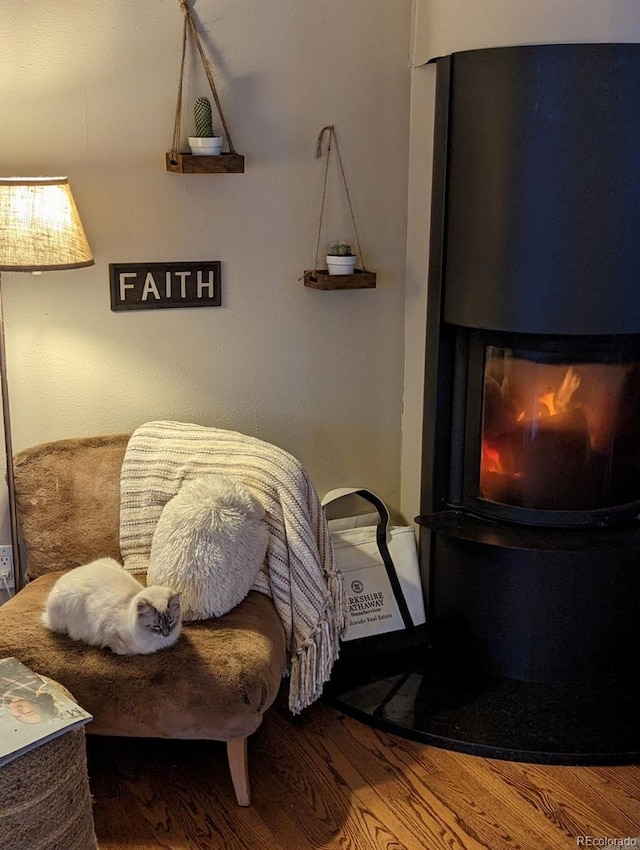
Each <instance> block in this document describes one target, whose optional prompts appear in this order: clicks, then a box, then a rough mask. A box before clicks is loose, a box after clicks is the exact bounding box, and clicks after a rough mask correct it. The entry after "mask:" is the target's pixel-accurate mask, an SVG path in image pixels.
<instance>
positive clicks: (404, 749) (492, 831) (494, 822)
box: [88, 703, 640, 850]
mask: <svg viewBox="0 0 640 850" xmlns="http://www.w3.org/2000/svg"><path fill="white" fill-rule="evenodd" d="M88 757H89V775H90V783H91V790H92V792H93V795H94V799H95V807H94V814H95V821H96V833H97V835H98V842H99V845H100V850H156V848H162V850H315V848H329V850H338V848H339V850H382V848H384V850H440V848H443V850H444V848H446V850H481V848H483V849H484V850H562V848H567V850H569V848H573V847H580V846H584V847H589V846H591V847H603V846H604V847H606V846H610V847H611V846H616V845H615V844H614V843H612V842H611V841H610V842H609V844H607V843H605V842H603V841H602V840H601V839H624V838H627V837H629V838H632V837H637V836H640V766H625V767H598V768H591V767H575V768H574V767H546V766H541V765H531V764H517V763H512V762H506V761H497V760H491V759H485V758H479V757H475V756H466V755H460V754H458V753H453V752H448V751H446V750H439V749H436V748H434V747H428V746H426V745H424V744H419V743H416V742H413V741H409V740H406V739H403V738H400V737H397V736H394V735H389V734H386V733H384V732H379V731H377V730H375V729H372V728H370V727H368V726H365V725H363V724H361V723H359V722H358V721H355V720H353V719H351V718H349V717H345V716H344V715H342V714H340V713H339V712H337V711H335V710H333V709H331V708H329V707H327V706H325V705H324V704H322V703H316V704H315V705H313V706H312V707H311V708H310V709H308V710H307V711H306V712H305V714H304V716H303V718H302V719H296V720H293V721H292V720H291V718H290V717H289V716H288V715H287V714H286V712H285V711H284V710H283V709H282V708H281V707H280V706H278V705H277V704H276V705H275V706H274V707H273V708H272V709H271V711H270V712H269V714H268V715H267V717H266V719H265V722H264V723H263V725H262V727H261V729H260V730H259V731H258V732H257V733H256V735H255V736H254V737H253V739H252V740H251V741H250V745H249V770H250V776H251V785H252V788H251V791H252V805H251V806H250V807H249V808H241V807H239V806H237V805H236V803H235V798H234V795H233V789H232V786H231V779H230V777H229V774H228V769H227V764H226V751H225V746H224V744H217V743H215V742H193V741H153V740H142V741H139V740H135V741H133V740H130V739H123V738H121V739H115V738H96V737H92V736H89V737H88ZM581 836H582V838H580V837H581ZM599 840H600V841H599ZM598 841H599V843H596V842H598ZM580 842H582V843H580ZM617 846H625V845H620V844H619V845H617ZM626 846H629V842H627V845H626ZM631 846H634V845H633V844H631ZM637 846H638V847H639V848H640V839H638V841H637Z"/></svg>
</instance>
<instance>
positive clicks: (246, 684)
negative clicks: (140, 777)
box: [0, 435, 286, 805]
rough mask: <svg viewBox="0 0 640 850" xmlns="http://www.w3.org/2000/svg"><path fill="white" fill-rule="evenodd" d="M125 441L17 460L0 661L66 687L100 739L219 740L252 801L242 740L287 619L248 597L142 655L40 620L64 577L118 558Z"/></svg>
mask: <svg viewBox="0 0 640 850" xmlns="http://www.w3.org/2000/svg"><path fill="white" fill-rule="evenodd" d="M128 439H129V437H128V436H127V435H122V436H107V437H98V438H86V439H73V440H61V441H57V442H53V443H47V444H44V445H40V446H36V447H34V448H31V449H27V450H25V451H23V452H21V453H20V454H18V455H17V456H16V458H15V463H14V468H15V480H16V499H17V510H18V520H19V525H20V529H21V534H22V539H23V543H24V547H25V551H26V554H27V572H26V575H27V579H28V581H27V584H26V586H25V587H24V588H23V589H22V590H21V591H20V592H19V593H17V594H16V596H15V597H13V598H12V599H11V600H9V602H7V603H5V605H3V606H1V607H0V657H8V656H15V657H16V658H18V659H19V660H20V661H22V662H23V663H24V664H27V665H28V666H29V667H31V668H32V669H33V670H35V671H36V672H38V673H41V674H43V675H46V676H48V677H50V678H52V679H54V680H56V681H57V682H59V683H60V684H62V685H63V686H64V687H65V688H67V689H68V690H69V691H70V692H71V693H72V694H73V695H74V697H75V699H76V700H77V701H78V702H79V703H80V704H81V705H82V706H83V707H84V708H85V709H87V711H89V712H91V714H93V717H94V720H93V721H92V722H91V723H90V724H89V725H88V727H87V732H88V733H90V734H95V735H116V736H131V737H157V738H185V739H187V738H192V739H211V740H217V741H225V742H226V743H227V754H228V759H229V767H230V770H231V777H232V780H233V786H234V789H235V793H236V798H237V801H238V803H239V804H240V805H249V801H250V798H249V780H248V775H247V738H248V736H249V735H251V734H252V733H253V732H254V731H255V730H256V729H257V728H258V726H259V725H260V723H261V722H262V717H263V715H264V713H265V711H266V710H267V709H268V708H269V706H270V705H271V704H272V703H273V701H274V699H275V697H276V695H277V693H278V689H279V686H280V683H281V679H282V674H283V670H284V669H285V666H286V641H285V634H284V630H283V627H282V623H281V621H280V618H279V617H278V614H277V612H276V609H275V607H274V605H273V603H272V602H271V600H270V599H269V598H268V597H267V596H265V595H264V594H261V593H257V592H255V591H251V592H250V593H249V594H248V596H247V597H246V598H245V599H244V600H243V601H242V602H241V603H240V604H239V605H238V606H237V607H236V608H234V609H233V610H232V611H230V612H229V613H228V614H226V615H224V616H222V617H219V618H218V619H215V620H204V621H200V622H196V623H189V624H186V625H185V626H184V627H183V632H182V635H181V637H180V639H179V640H178V642H177V643H176V644H175V645H174V646H173V647H171V648H169V649H166V650H163V651H161V652H158V653H155V654H153V655H142V656H116V655H113V654H112V653H111V652H109V651H108V650H102V649H96V648H93V647H90V646H85V645H83V644H79V643H76V642H74V641H72V640H70V639H68V638H67V637H65V636H61V635H57V634H52V633H51V632H50V631H48V630H47V629H46V628H44V626H42V624H41V623H40V613H41V611H42V610H43V607H44V602H45V598H46V596H47V594H48V592H49V590H50V589H51V587H52V585H53V584H54V582H55V581H56V579H57V578H58V576H59V575H60V574H61V572H63V571H65V570H68V569H70V568H72V567H75V566H78V565H80V564H83V563H87V562H89V561H91V560H94V559H95V558H99V557H105V556H110V557H113V558H116V559H117V560H119V561H120V562H122V558H121V556H120V548H119V512H120V469H121V466H122V460H123V457H124V453H125V448H126V446H127V442H128Z"/></svg>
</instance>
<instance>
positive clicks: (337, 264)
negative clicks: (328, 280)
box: [327, 242, 356, 275]
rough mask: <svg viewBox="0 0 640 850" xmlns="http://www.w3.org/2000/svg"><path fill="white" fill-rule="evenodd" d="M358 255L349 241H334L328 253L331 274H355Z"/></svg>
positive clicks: (328, 267)
mask: <svg viewBox="0 0 640 850" xmlns="http://www.w3.org/2000/svg"><path fill="white" fill-rule="evenodd" d="M355 265H356V255H355V254H354V253H353V251H352V250H351V245H350V244H349V243H348V242H332V243H331V245H330V246H329V253H328V254H327V269H328V270H329V274H330V275H331V274H353V270H354V268H355Z"/></svg>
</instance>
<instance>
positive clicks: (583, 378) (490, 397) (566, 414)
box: [466, 337, 640, 525]
mask: <svg viewBox="0 0 640 850" xmlns="http://www.w3.org/2000/svg"><path fill="white" fill-rule="evenodd" d="M634 340H635V343H636V344H637V337H636V338H634ZM632 347H633V346H632ZM572 348H573V349H574V350H573V351H572ZM625 348H628V345H622V346H621V345H620V342H619V340H610V339H609V338H607V340H606V342H604V341H602V340H601V341H600V342H599V343H598V342H593V341H590V342H589V341H585V340H583V339H581V340H580V341H579V343H576V342H575V340H574V339H570V340H568V341H567V338H562V340H558V339H553V338H551V339H550V340H549V341H544V340H543V341H541V342H540V344H539V346H535V347H533V346H530V345H529V344H526V347H525V346H523V345H522V344H519V343H518V341H517V340H516V339H514V340H513V341H510V344H505V342H504V340H501V342H500V344H486V342H483V343H482V344H481V349H482V356H481V357H480V358H478V360H479V361H481V362H482V363H483V367H482V369H480V368H478V369H477V370H476V371H477V373H478V379H479V380H480V382H481V383H482V388H481V391H480V396H479V398H478V397H477V395H476V399H477V402H479V403H477V402H476V404H475V405H474V404H471V405H470V408H468V410H471V411H472V412H473V409H474V407H475V408H476V411H477V412H476V416H478V414H479V420H480V429H479V433H480V440H479V444H478V445H472V446H471V449H472V451H471V452H469V451H467V454H466V457H467V459H469V458H471V459H472V461H471V462H472V464H473V469H472V470H471V471H470V480H471V482H472V486H473V491H474V492H473V494H472V500H473V501H474V503H475V504H474V505H473V507H474V508H476V509H480V510H481V512H484V513H489V514H495V515H498V516H502V517H504V518H507V519H514V520H520V521H523V522H536V523H541V524H551V525H562V524H570V525H573V524H596V525H598V524H607V523H608V522H613V521H616V520H617V519H619V518H620V517H619V516H618V514H620V513H622V514H624V513H628V514H633V513H636V514H637V512H638V509H639V508H640V502H639V500H640V427H639V423H640V355H639V354H638V352H637V351H636V353H635V354H633V353H631V354H630V353H629V351H625V350H624V349H625ZM616 349H617V350H616ZM472 351H473V346H472ZM470 375H471V378H472V377H473V370H471V372H470ZM474 392H475V393H476V394H477V388H476V389H475V390H474V388H473V385H472V382H471V384H470V393H471V395H472V396H473V394H474ZM474 431H475V433H478V431H477V428H476V427H473V428H471V429H469V428H468V429H467V435H468V437H469V434H470V433H471V434H473V432H474ZM468 437H467V439H468ZM473 442H475V441H473V440H472V443H473Z"/></svg>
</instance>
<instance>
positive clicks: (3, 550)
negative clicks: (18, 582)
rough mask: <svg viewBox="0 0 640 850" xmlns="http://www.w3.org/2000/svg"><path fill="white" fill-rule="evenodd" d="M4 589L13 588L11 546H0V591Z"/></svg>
mask: <svg viewBox="0 0 640 850" xmlns="http://www.w3.org/2000/svg"><path fill="white" fill-rule="evenodd" d="M5 582H6V585H5ZM5 587H13V548H12V547H11V546H0V590H4V589H5Z"/></svg>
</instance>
